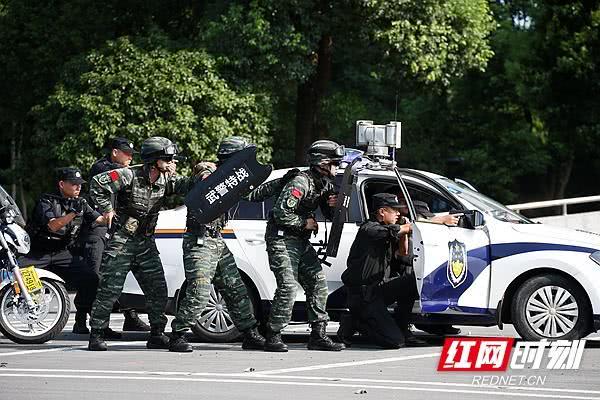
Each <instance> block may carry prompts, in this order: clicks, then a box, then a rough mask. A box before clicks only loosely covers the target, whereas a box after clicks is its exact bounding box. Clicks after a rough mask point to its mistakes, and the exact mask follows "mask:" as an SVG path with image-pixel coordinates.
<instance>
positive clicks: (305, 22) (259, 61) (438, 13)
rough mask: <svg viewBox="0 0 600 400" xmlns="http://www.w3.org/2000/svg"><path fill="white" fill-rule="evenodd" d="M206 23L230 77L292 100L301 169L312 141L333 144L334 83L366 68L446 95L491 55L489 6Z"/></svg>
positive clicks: (294, 7) (285, 14)
mask: <svg viewBox="0 0 600 400" xmlns="http://www.w3.org/2000/svg"><path fill="white" fill-rule="evenodd" d="M211 18H212V20H211ZM207 19H208V20H209V23H208V24H206V27H207V28H206V29H205V30H204V32H203V35H202V41H203V42H204V43H206V45H207V47H208V48H209V49H210V51H211V52H213V53H215V54H216V55H218V56H219V61H220V62H221V63H222V64H223V65H224V68H226V69H228V70H230V71H231V75H232V76H234V77H236V78H239V79H241V80H246V81H251V80H254V81H255V82H254V83H251V84H252V85H254V86H256V85H257V83H256V81H257V80H258V81H260V83H259V84H258V86H260V87H265V86H266V87H269V88H271V90H272V91H273V92H274V93H276V94H278V95H279V97H278V99H282V101H283V102H288V101H289V97H290V93H293V95H294V96H295V99H294V101H293V104H294V105H295V109H294V110H293V113H292V114H291V116H292V117H293V118H294V120H295V136H294V138H295V159H296V162H297V163H299V162H302V161H303V160H304V151H305V149H306V147H307V146H308V144H309V143H310V142H311V141H312V140H315V139H316V138H319V137H323V136H327V135H329V132H328V127H327V123H326V121H327V117H326V116H325V115H324V112H323V111H324V108H323V107H324V102H325V98H326V97H327V96H328V95H329V93H330V89H331V87H330V85H331V82H332V80H335V76H334V74H338V75H344V71H345V70H346V69H355V68H356V67H355V64H362V65H364V66H365V69H368V70H370V73H368V74H367V76H368V78H369V79H371V80H377V79H381V78H382V77H384V76H387V77H388V79H393V80H404V79H414V80H416V81H419V82H422V83H440V84H442V85H445V84H447V83H448V82H449V81H450V79H451V78H452V77H455V76H460V75H461V74H462V73H464V71H466V70H468V69H470V68H480V69H481V68H483V67H484V66H485V63H486V61H487V60H488V59H489V57H490V56H491V54H492V53H491V51H490V49H489V46H488V44H487V36H488V35H489V33H490V31H491V30H492V29H493V23H492V17H491V15H490V13H489V9H488V5H487V2H485V1H483V0H476V1H468V0H462V1H445V2H439V1H435V0H426V1H418V2H417V1H395V2H389V1H378V0H370V1H358V0H349V1H343V2H334V1H311V0H284V1H277V2H274V1H270V0H253V1H251V2H246V1H229V2H226V3H225V4H224V5H221V7H220V8H216V9H215V14H214V15H211V14H210V13H209V14H207ZM342 54H344V55H346V57H343V56H342V57H340V55H342ZM348 55H351V57H348ZM336 57H337V58H338V59H342V58H343V59H344V61H346V62H345V63H343V64H342V63H341V62H337V61H336ZM348 61H349V62H350V64H348ZM288 108H289V103H288ZM289 120H290V118H289V117H288V118H287V121H289ZM285 122H286V121H284V123H283V124H281V125H280V126H278V127H277V129H282V128H283V129H285V128H287V127H288V126H287V125H288V124H289V123H288V124H286V123H285Z"/></svg>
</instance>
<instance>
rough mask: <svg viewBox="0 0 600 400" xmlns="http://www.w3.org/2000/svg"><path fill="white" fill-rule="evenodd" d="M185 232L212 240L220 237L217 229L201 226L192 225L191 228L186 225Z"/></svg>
mask: <svg viewBox="0 0 600 400" xmlns="http://www.w3.org/2000/svg"><path fill="white" fill-rule="evenodd" d="M187 231H188V232H191V233H193V234H194V235H197V236H201V237H204V236H208V237H212V238H218V237H220V236H221V231H220V230H219V229H217V228H214V227H212V226H207V225H202V224H197V225H196V224H193V225H191V226H190V225H188V227H187Z"/></svg>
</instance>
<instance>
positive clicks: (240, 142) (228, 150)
mask: <svg viewBox="0 0 600 400" xmlns="http://www.w3.org/2000/svg"><path fill="white" fill-rule="evenodd" d="M251 146H254V144H252V143H250V142H249V141H248V140H247V139H246V138H243V137H241V136H230V137H228V138H225V139H223V140H222V141H221V143H220V144H219V150H217V158H218V159H219V161H223V160H225V159H227V158H229V157H231V155H232V154H233V153H236V152H238V151H240V150H244V149H245V148H247V147H251Z"/></svg>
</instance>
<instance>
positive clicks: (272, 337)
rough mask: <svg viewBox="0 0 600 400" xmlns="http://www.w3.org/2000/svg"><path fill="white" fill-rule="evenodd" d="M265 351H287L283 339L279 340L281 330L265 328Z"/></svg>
mask: <svg viewBox="0 0 600 400" xmlns="http://www.w3.org/2000/svg"><path fill="white" fill-rule="evenodd" d="M264 350H265V351H276V352H281V353H285V352H287V351H288V347H287V345H286V344H285V343H283V340H281V332H273V331H272V330H270V329H269V330H267V337H266V340H265V347H264Z"/></svg>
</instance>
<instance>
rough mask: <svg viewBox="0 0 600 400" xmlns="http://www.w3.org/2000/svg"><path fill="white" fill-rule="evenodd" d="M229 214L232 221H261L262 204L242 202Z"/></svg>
mask: <svg viewBox="0 0 600 400" xmlns="http://www.w3.org/2000/svg"><path fill="white" fill-rule="evenodd" d="M229 213H230V216H231V218H232V219H251V220H257V219H263V204H262V203H254V202H251V201H245V200H242V201H240V202H239V203H238V204H237V206H235V207H233V208H232V209H231V210H230V211H229Z"/></svg>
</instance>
